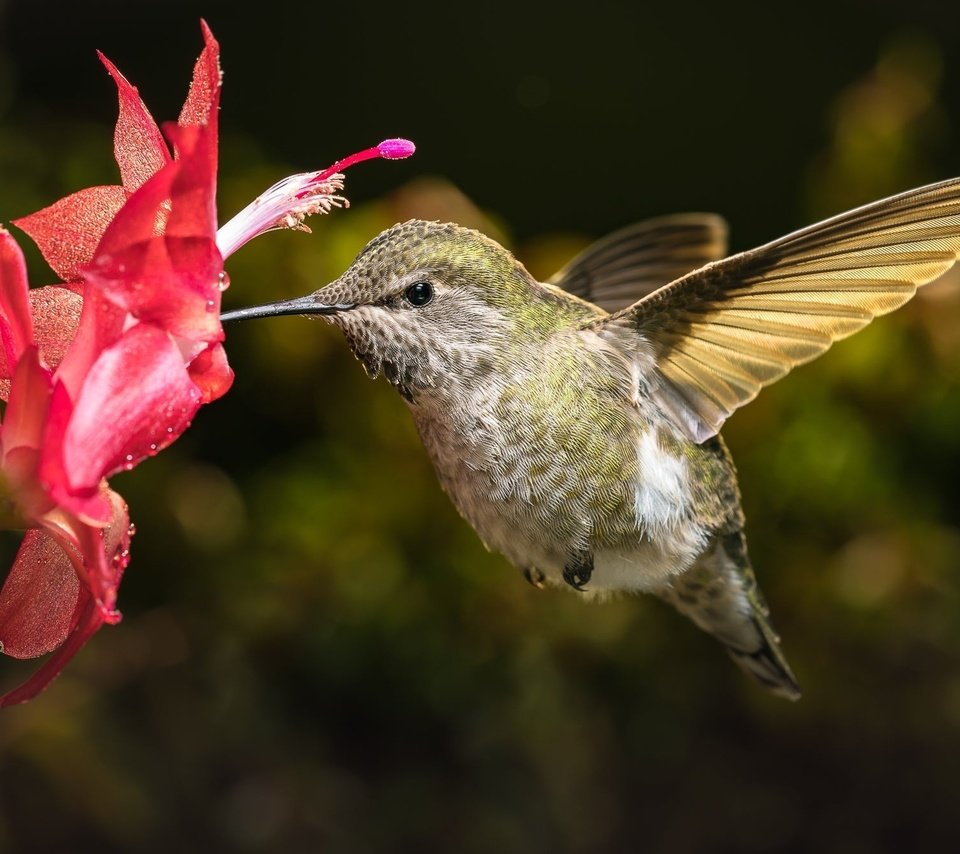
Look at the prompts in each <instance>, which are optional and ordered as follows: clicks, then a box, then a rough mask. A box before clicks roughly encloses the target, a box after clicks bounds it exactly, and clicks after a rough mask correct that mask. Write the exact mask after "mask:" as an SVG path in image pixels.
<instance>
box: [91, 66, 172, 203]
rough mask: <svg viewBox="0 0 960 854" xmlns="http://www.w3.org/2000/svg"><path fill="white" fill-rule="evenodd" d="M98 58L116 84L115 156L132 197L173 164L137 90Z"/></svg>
mask: <svg viewBox="0 0 960 854" xmlns="http://www.w3.org/2000/svg"><path fill="white" fill-rule="evenodd" d="M97 55H98V56H99V57H100V61H101V62H102V63H103V64H104V66H105V67H106V69H107V71H108V72H110V76H111V77H112V78H113V80H114V82H115V83H116V84H117V95H118V96H119V99H120V115H119V116H118V117H117V126H116V129H115V130H114V132H113V153H114V157H116V160H117V166H119V167H120V175H121V177H122V179H123V187H124V189H125V190H127V192H130V193H132V192H133V191H134V190H136V189H137V188H138V187H140V185H141V184H143V183H144V182H145V181H146V180H147V179H148V178H150V177H151V176H152V175H153V174H154V173H156V172H158V171H159V170H160V169H161V168H163V166H165V165H166V164H167V163H169V162H170V152H169V151H168V149H167V145H166V143H165V142H164V141H163V136H162V135H161V134H160V128H158V127H157V123H156V122H155V121H154V120H153V116H151V115H150V111H149V110H148V109H147V108H146V105H145V104H144V103H143V101H142V100H141V99H140V93H139V92H138V91H137V88H136V87H135V86H131V85H130V82H129V81H128V80H127V78H126V77H124V76H123V75H122V74H121V73H120V72H119V71H118V70H117V68H116V66H115V65H114V64H113V63H112V62H110V60H109V59H107V58H106V57H105V56H104V55H103V54H102V53H100V52H99V51H97Z"/></svg>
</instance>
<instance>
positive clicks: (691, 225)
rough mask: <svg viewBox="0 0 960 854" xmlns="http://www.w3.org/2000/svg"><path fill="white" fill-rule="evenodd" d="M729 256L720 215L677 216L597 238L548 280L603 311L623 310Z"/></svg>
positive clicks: (665, 217) (639, 224) (724, 225)
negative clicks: (664, 286) (675, 281)
mask: <svg viewBox="0 0 960 854" xmlns="http://www.w3.org/2000/svg"><path fill="white" fill-rule="evenodd" d="M726 254H727V224H726V222H724V220H723V219H722V218H721V217H719V216H717V215H716V214H703V213H689V214H674V215H671V216H662V217H657V218H655V219H648V220H644V221H643V222H638V223H636V224H635V225H630V226H627V227H626V228H622V229H620V230H619V231H615V232H614V233H613V234H610V235H608V236H607V237H604V238H602V239H601V240H598V241H597V242H596V243H593V244H591V245H590V246H588V247H587V248H586V249H585V250H584V251H583V252H581V253H580V254H579V255H577V256H576V257H575V258H574V259H573V260H572V261H570V262H569V263H568V264H567V265H566V266H565V267H563V269H562V270H559V271H558V272H557V273H554V275H552V276H551V277H550V278H549V279H548V280H547V282H548V284H551V285H555V286H556V287H558V288H562V289H563V290H565V291H566V292H567V293H571V294H573V295H574V296H578V297H581V298H583V299H585V300H588V301H590V302H592V303H594V304H596V305H598V306H600V308H602V309H603V310H604V311H619V310H620V309H621V308H624V307H625V306H628V305H630V304H631V303H633V302H636V301H637V300H638V299H641V298H643V297H645V296H646V295H647V294H650V293H653V292H654V291H655V290H657V288H660V287H663V285H665V284H667V283H668V282H672V281H673V280H674V279H679V278H680V276H683V275H685V274H686V273H689V272H690V271H691V270H696V269H697V268H698V267H702V266H703V265H704V264H707V263H709V262H710V261H716V260H718V259H720V258H723V256H724V255H726Z"/></svg>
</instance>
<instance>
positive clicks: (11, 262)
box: [0, 227, 33, 379]
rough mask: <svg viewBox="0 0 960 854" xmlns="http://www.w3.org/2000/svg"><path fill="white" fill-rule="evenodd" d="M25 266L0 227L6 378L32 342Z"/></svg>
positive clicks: (0, 324) (1, 367)
mask: <svg viewBox="0 0 960 854" xmlns="http://www.w3.org/2000/svg"><path fill="white" fill-rule="evenodd" d="M28 287H29V285H28V284H27V267H26V263H25V262H24V260H23V252H21V251H20V247H19V246H17V242H16V241H15V240H14V239H13V237H12V236H11V234H10V232H9V231H7V230H6V229H5V228H2V227H0V344H2V346H0V377H4V378H5V379H10V378H11V377H12V376H13V371H14V367H15V365H16V364H17V360H18V359H19V358H20V354H21V353H22V352H23V351H24V349H25V348H26V347H28V346H29V345H30V344H32V343H33V323H32V321H31V319H30V304H29V302H28V299H27V289H28Z"/></svg>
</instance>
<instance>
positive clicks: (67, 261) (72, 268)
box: [13, 186, 127, 281]
mask: <svg viewBox="0 0 960 854" xmlns="http://www.w3.org/2000/svg"><path fill="white" fill-rule="evenodd" d="M126 200H127V193H126V192H125V191H124V189H123V187H112V186H111V187H88V188H87V189H86V190H80V191H79V192H77V193H73V194H72V195H69V196H67V197H65V198H63V199H60V201H58V202H54V203H53V204H52V205H50V206H49V207H46V208H44V209H43V210H39V211H37V212H36V213H32V214H30V215H29V216H24V217H20V219H15V220H14V221H13V223H14V225H16V226H17V227H18V228H22V229H23V230H24V231H25V232H26V233H27V234H29V235H30V237H32V238H33V241H34V243H36V244H37V246H38V247H39V249H40V251H41V252H42V253H43V257H44V258H46V260H47V263H48V264H49V265H50V266H51V267H52V268H53V271H54V272H55V273H56V274H57V275H58V276H59V277H60V278H61V279H63V280H64V281H70V280H72V279H76V278H78V277H79V268H80V267H82V266H84V265H85V264H89V263H90V259H91V258H93V253H94V251H95V250H96V248H97V244H98V243H99V242H100V237H101V235H102V234H103V232H104V230H105V229H106V228H107V226H108V225H109V224H110V222H111V221H112V220H113V218H114V217H115V216H116V215H117V212H118V211H119V210H120V208H121V207H123V203H124V202H125V201H126Z"/></svg>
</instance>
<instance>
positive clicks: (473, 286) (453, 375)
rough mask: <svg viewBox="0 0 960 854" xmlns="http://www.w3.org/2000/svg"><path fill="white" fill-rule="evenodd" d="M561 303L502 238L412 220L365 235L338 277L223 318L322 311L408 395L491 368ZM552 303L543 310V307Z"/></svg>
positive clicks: (546, 323)
mask: <svg viewBox="0 0 960 854" xmlns="http://www.w3.org/2000/svg"><path fill="white" fill-rule="evenodd" d="M563 305H564V301H563V300H562V299H561V298H559V297H558V296H556V295H555V294H554V293H553V291H552V290H551V289H549V288H547V287H545V286H543V285H540V284H539V283H537V282H536V281H535V280H534V279H533V277H532V276H530V274H529V273H528V272H527V271H526V269H525V268H524V267H523V265H522V264H520V263H519V262H518V261H517V260H516V259H514V257H513V256H512V255H511V254H510V253H509V252H508V251H507V250H506V249H504V248H503V247H502V246H500V245H499V244H498V243H496V242H495V241H493V240H491V239H490V238H488V237H485V236H484V235H482V234H480V233H479V232H477V231H474V230H472V229H468V228H463V227H461V226H458V225H453V224H450V223H436V222H425V221H423V220H411V221H409V222H406V223H402V224H400V225H395V226H393V227H392V228H389V229H387V230H386V231H384V232H382V233H381V234H380V235H378V236H377V237H375V238H374V239H373V240H371V241H370V242H369V243H368V244H367V245H366V246H365V247H364V248H363V250H362V251H361V252H360V254H359V255H358V256H357V258H356V260H355V261H354V262H353V264H352V265H351V266H350V268H349V269H348V270H347V271H346V272H345V273H344V274H343V275H342V276H340V277H339V278H338V279H336V280H335V281H333V282H331V283H330V284H329V285H326V286H324V287H322V288H320V289H319V290H317V291H315V292H314V293H312V294H309V295H308V296H305V297H299V298H297V299H293V300H285V301H282V302H278V303H270V304H267V305H263V306H255V307H253V308H247V309H240V310H238V311H234V312H230V313H227V314H225V315H223V320H225V321H226V320H241V319H245V318H250V317H267V316H271V315H280V314H300V315H314V314H315V315H321V316H322V317H324V319H326V320H327V321H329V322H330V323H332V324H333V325H335V326H337V327H339V328H340V329H341V330H342V331H343V332H344V334H345V336H346V338H347V342H348V343H349V345H350V347H351V349H352V350H353V352H354V354H355V355H356V356H357V358H358V359H359V360H360V361H361V362H362V363H363V365H364V367H365V368H366V370H367V373H368V374H369V375H370V376H371V377H376V376H378V375H379V374H381V373H382V374H383V375H384V376H385V377H386V378H387V380H388V381H389V382H390V383H392V384H393V385H395V386H396V387H397V388H398V389H399V390H400V392H401V394H403V395H404V397H406V398H407V399H408V400H412V399H413V398H414V397H415V396H416V395H417V393H418V392H419V391H422V390H424V389H428V388H442V387H443V386H444V385H446V384H449V383H451V382H461V383H462V382H469V381H470V380H471V379H476V378H479V377H481V376H483V375H485V374H489V373H490V372H492V371H494V370H496V368H497V364H498V362H497V359H498V358H500V359H502V358H505V357H507V356H508V354H509V352H510V349H511V342H517V341H520V340H530V338H531V336H534V335H536V333H537V332H538V331H543V330H544V329H545V328H546V327H550V326H555V323H556V321H555V319H554V320H552V321H551V319H550V318H551V316H552V315H553V314H555V313H556V311H557V309H559V308H561V307H562V306H563ZM551 309H552V310H551Z"/></svg>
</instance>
